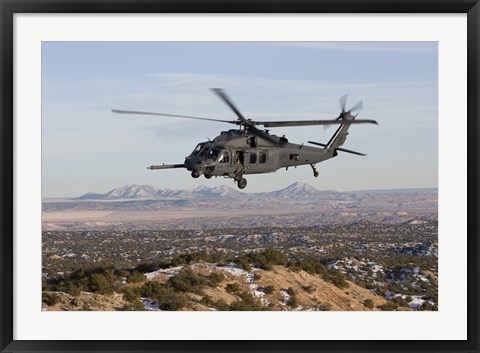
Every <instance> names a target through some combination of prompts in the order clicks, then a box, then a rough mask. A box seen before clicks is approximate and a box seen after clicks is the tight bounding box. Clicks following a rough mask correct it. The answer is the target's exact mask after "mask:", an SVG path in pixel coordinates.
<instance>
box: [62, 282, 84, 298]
mask: <svg viewBox="0 0 480 353" xmlns="http://www.w3.org/2000/svg"><path fill="white" fill-rule="evenodd" d="M65 291H66V292H67V293H68V294H70V295H72V296H74V297H78V296H79V295H80V293H81V291H80V288H78V286H77V285H76V284H74V283H73V282H70V281H68V282H67V283H66V285H65Z"/></svg>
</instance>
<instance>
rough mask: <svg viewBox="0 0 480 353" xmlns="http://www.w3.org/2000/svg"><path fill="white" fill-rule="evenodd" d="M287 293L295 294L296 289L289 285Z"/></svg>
mask: <svg viewBox="0 0 480 353" xmlns="http://www.w3.org/2000/svg"><path fill="white" fill-rule="evenodd" d="M287 293H288V295H295V291H294V290H293V288H292V287H288V289H287Z"/></svg>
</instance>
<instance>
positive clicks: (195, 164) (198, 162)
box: [184, 156, 203, 171]
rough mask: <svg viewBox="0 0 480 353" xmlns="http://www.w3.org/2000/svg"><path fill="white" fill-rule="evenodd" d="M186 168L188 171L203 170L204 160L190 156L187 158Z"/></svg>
mask: <svg viewBox="0 0 480 353" xmlns="http://www.w3.org/2000/svg"><path fill="white" fill-rule="evenodd" d="M184 164H185V167H186V168H187V169H188V170H197V171H198V170H201V169H202V165H203V160H202V159H201V158H199V157H198V156H188V157H186V158H185V163H184Z"/></svg>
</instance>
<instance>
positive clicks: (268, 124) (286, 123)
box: [255, 119, 378, 127]
mask: <svg viewBox="0 0 480 353" xmlns="http://www.w3.org/2000/svg"><path fill="white" fill-rule="evenodd" d="M255 124H257V125H263V126H265V127H280V126H309V125H341V124H377V125H378V123H377V122H376V121H375V120H371V119H357V120H298V121H257V122H255Z"/></svg>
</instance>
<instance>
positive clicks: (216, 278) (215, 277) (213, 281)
mask: <svg viewBox="0 0 480 353" xmlns="http://www.w3.org/2000/svg"><path fill="white" fill-rule="evenodd" d="M224 279H225V276H224V275H223V274H221V273H220V272H212V273H211V274H210V276H207V277H206V278H205V280H206V284H207V285H208V286H210V287H212V288H216V287H217V286H218V285H219V284H220V283H221V282H222V281H223V280H224Z"/></svg>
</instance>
